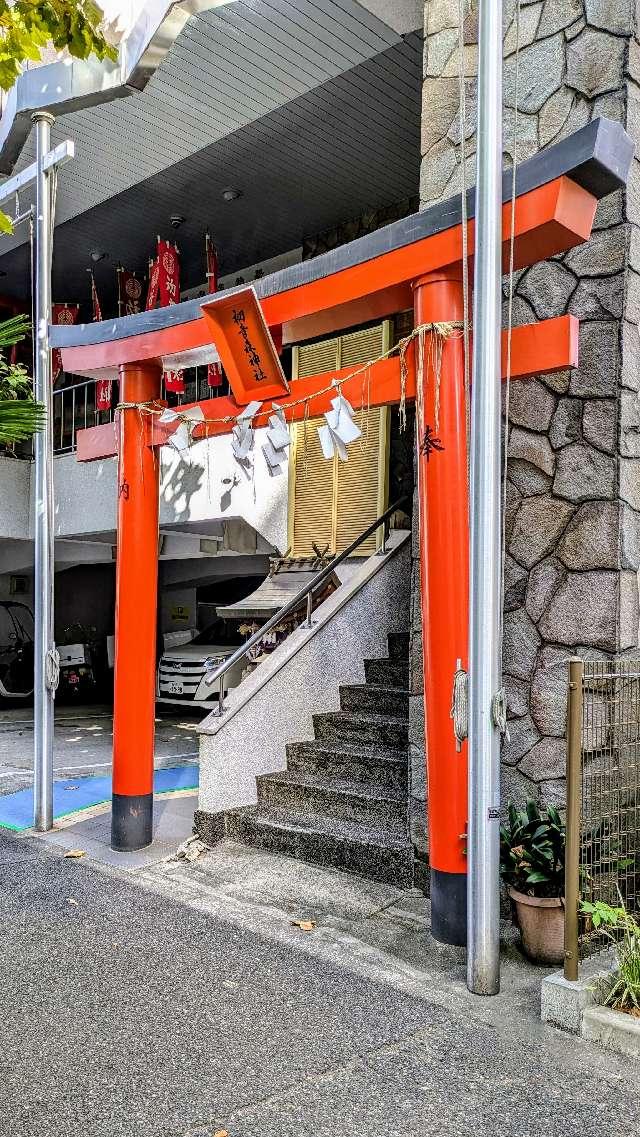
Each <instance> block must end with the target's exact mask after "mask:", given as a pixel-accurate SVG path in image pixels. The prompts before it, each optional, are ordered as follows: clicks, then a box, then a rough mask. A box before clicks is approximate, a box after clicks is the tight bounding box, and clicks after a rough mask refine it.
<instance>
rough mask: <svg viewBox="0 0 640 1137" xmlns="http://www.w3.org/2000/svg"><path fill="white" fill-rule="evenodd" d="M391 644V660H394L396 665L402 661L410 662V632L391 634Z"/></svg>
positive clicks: (389, 642)
mask: <svg viewBox="0 0 640 1137" xmlns="http://www.w3.org/2000/svg"><path fill="white" fill-rule="evenodd" d="M387 642H388V644H389V659H392V660H394V661H395V662H396V663H397V662H400V661H401V660H405V659H406V660H408V658H409V633H408V632H389V635H388V636H387Z"/></svg>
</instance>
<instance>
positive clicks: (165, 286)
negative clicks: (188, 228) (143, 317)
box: [156, 241, 180, 308]
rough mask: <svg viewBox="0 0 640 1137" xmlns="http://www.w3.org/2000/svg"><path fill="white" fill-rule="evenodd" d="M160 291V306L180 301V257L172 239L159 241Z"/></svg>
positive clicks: (157, 257) (157, 259) (163, 306)
mask: <svg viewBox="0 0 640 1137" xmlns="http://www.w3.org/2000/svg"><path fill="white" fill-rule="evenodd" d="M156 264H157V265H158V291H159V293H160V307H161V308H166V307H167V306H168V305H169V304H179V303H180V257H179V255H178V248H177V246H176V245H172V244H171V242H170V241H158V251H157V255H156Z"/></svg>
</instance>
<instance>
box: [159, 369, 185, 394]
mask: <svg viewBox="0 0 640 1137" xmlns="http://www.w3.org/2000/svg"><path fill="white" fill-rule="evenodd" d="M164 388H165V391H173V392H174V394H176V395H184V375H183V374H182V371H165V373H164Z"/></svg>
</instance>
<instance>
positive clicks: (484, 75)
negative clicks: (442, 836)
mask: <svg viewBox="0 0 640 1137" xmlns="http://www.w3.org/2000/svg"><path fill="white" fill-rule="evenodd" d="M478 43H479V48H478V157H477V182H476V257H475V280H474V289H475V291H474V311H473V388H472V400H471V443H470V449H471V472H470V508H471V536H470V546H471V548H470V606H469V607H470V614H469V835H468V836H469V839H468V843H467V850H468V884H467V889H468V892H467V986H468V987H469V990H470V991H473V992H475V993H476V994H477V995H495V994H497V992H498V991H499V989H500V891H499V852H500V844H499V825H500V822H499V811H500V734H499V731H498V728H497V727H496V725H495V722H494V714H493V700H494V697H495V696H496V694H497V692H498V690H499V688H500V687H501V678H500V672H501V660H500V619H501V613H500V591H501V590H500V555H501V549H500V541H501V524H500V433H501V431H500V427H501V423H500V382H501V380H500V371H501V368H500V334H501V325H502V318H501V317H502V290H501V285H502V280H501V277H502V267H501V261H502V255H501V254H502V226H501V221H502V3H501V0H479V37H478Z"/></svg>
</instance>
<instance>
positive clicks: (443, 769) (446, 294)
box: [414, 264, 469, 945]
mask: <svg viewBox="0 0 640 1137" xmlns="http://www.w3.org/2000/svg"><path fill="white" fill-rule="evenodd" d="M463 309H464V303H463V286H462V267H461V265H460V264H457V265H456V266H454V267H453V268H447V269H443V270H441V271H439V272H433V273H429V274H428V275H427V276H423V277H420V279H419V280H417V281H416V282H415V283H414V310H415V324H416V327H420V326H422V325H424V324H431V323H439V322H447V323H461V322H462V318H463ZM432 340H435V336H434V335H433V334H432V333H429V332H427V333H426V337H425V350H424V355H425V358H424V391H423V398H422V399H421V398H419V397H417V398H416V446H417V451H418V500H419V524H420V538H419V540H420V546H419V547H420V597H421V603H422V644H423V655H424V698H425V743H426V752H427V773H428V777H427V784H428V787H429V812H428V821H429V862H430V865H431V931H432V934H433V935H434V936H435V938H436V939H437V940H440V941H441V942H443V943H449V944H460V945H464V944H465V943H466V935H467V925H466V912H467V875H466V874H467V865H466V856H465V840H464V834H465V830H466V825H467V744H466V742H464V743H463V744H462V748H461V749H458V748H457V746H456V738H455V734H454V729H453V723H452V720H451V716H450V713H449V708H450V700H449V699H448V698H447V692H451V691H452V690H453V679H454V675H455V672H456V669H457V668H459V667H463V668H465V670H466V667H467V655H468V643H469V523H468V515H469V514H468V500H469V494H468V476H467V470H468V464H467V461H468V459H467V427H466V410H465V407H466V401H465V382H464V340H463V338H462V336H461V335H454V336H451V337H450V338H449V339H447V340H444V341H443V342H442V357H441V361H440V368H439V375H437V374H436V373H435V367H434V365H435V362H436V361H435V356H434V352H433V351H432V350H430V347H434V348H435V344H431V342H430V341H432ZM418 350H419V349H418V345H417V344H416V352H418ZM429 429H430V431H431V434H432V435H433V436H436V438H437V440H438V443H439V445H440V446H441V447H442V449H441V450H440V449H438V450H437V451H435V452H433V454H432V452H431V451H430V448H429V444H428V442H427V443H426V444H425V433H426V432H427V430H429Z"/></svg>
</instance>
